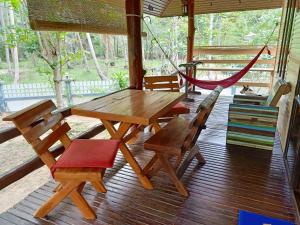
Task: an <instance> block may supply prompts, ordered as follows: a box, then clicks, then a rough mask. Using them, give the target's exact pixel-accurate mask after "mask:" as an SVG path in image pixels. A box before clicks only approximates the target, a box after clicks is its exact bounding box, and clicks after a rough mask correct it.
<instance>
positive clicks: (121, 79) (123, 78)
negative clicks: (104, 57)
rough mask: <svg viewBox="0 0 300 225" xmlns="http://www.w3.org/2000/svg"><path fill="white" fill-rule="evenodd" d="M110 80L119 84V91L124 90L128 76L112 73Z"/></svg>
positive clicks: (121, 73) (122, 73)
mask: <svg viewBox="0 0 300 225" xmlns="http://www.w3.org/2000/svg"><path fill="white" fill-rule="evenodd" d="M111 77H112V79H113V80H115V81H117V82H118V83H119V86H120V89H124V88H127V87H128V75H127V74H126V73H124V72H117V73H114V74H113V75H112V76H111Z"/></svg>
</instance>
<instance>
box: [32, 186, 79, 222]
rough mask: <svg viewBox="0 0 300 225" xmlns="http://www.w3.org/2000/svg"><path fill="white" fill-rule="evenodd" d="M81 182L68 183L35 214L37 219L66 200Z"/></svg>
mask: <svg viewBox="0 0 300 225" xmlns="http://www.w3.org/2000/svg"><path fill="white" fill-rule="evenodd" d="M80 183H81V182H68V183H66V184H65V185H63V186H62V188H61V189H60V190H58V191H57V192H56V193H55V194H54V195H53V196H52V197H51V198H50V199H49V200H48V201H47V202H46V203H45V204H44V205H42V207H41V208H39V209H38V210H37V212H36V213H35V215H34V216H35V217H44V216H46V215H47V214H48V213H49V212H50V211H51V210H52V209H54V208H55V207H56V206H57V205H58V204H59V203H60V202H61V201H62V200H63V199H65V198H66V197H67V196H68V195H69V194H70V193H71V192H72V191H73V190H74V189H75V188H77V187H78V185H80Z"/></svg>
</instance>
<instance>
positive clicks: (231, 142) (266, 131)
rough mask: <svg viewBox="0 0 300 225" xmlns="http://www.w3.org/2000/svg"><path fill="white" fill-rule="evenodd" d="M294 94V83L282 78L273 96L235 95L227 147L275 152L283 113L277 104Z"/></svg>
mask: <svg viewBox="0 0 300 225" xmlns="http://www.w3.org/2000/svg"><path fill="white" fill-rule="evenodd" d="M290 91H291V86H290V83H288V82H286V81H285V80H282V79H279V80H278V81H277V82H276V83H275V85H274V88H273V89H272V91H271V94H270V95H269V96H247V95H246V96H243V95H236V96H234V100H233V104H230V105H229V112H228V124H227V138H226V143H227V146H228V147H230V148H234V147H235V148H236V147H243V148H245V147H247V148H249V149H250V148H254V149H263V150H273V146H274V141H275V134H276V126H277V119H278V113H279V109H278V107H276V105H277V103H278V102H279V100H280V98H281V96H282V95H285V94H288V93H289V92H290Z"/></svg>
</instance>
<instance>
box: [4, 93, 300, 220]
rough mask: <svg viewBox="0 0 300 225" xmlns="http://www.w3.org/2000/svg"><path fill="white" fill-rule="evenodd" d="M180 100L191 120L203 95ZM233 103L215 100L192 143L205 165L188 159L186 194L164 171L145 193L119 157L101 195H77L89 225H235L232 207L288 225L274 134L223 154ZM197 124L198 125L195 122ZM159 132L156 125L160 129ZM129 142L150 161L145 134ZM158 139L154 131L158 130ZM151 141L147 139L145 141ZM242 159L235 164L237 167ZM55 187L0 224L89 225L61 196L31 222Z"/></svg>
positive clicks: (137, 155) (289, 209)
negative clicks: (258, 146)
mask: <svg viewBox="0 0 300 225" xmlns="http://www.w3.org/2000/svg"><path fill="white" fill-rule="evenodd" d="M190 97H191V98H193V99H194V100H195V101H194V102H188V103H186V104H187V106H188V107H189V108H190V110H191V113H190V114H186V115H184V116H183V117H184V118H185V119H186V120H192V118H193V117H194V116H195V115H196V111H197V109H198V107H199V105H200V104H201V103H203V100H204V98H205V97H206V96H202V95H194V94H190ZM230 102H232V98H230V97H224V96H220V97H219V99H218V101H217V102H216V104H215V106H214V108H213V110H212V112H211V114H210V116H209V118H208V120H207V123H206V126H207V127H206V129H205V130H202V131H201V134H200V136H199V138H198V140H197V141H196V143H195V144H196V145H197V146H199V148H200V150H201V154H202V155H203V157H204V159H205V161H206V163H205V164H203V163H199V162H198V160H197V159H196V158H195V159H193V160H192V161H191V163H190V165H189V166H188V167H187V169H186V171H185V173H184V174H183V175H182V178H181V182H182V184H183V185H184V186H185V188H186V190H187V191H188V192H189V197H188V198H187V197H185V196H182V195H181V194H180V193H178V191H177V189H176V187H175V186H174V184H173V182H172V180H171V179H167V178H168V176H167V174H166V172H165V171H161V170H160V172H159V173H158V174H156V175H155V176H153V177H152V178H151V180H150V181H151V184H152V187H153V189H152V190H149V189H146V188H144V187H143V186H145V185H144V184H142V183H141V178H139V177H140V176H139V175H138V174H137V173H136V171H135V170H134V169H133V168H132V166H131V165H130V163H128V160H127V159H126V157H124V153H123V152H120V151H119V152H118V154H117V157H116V160H115V163H114V166H113V168H112V169H107V170H106V172H105V175H104V178H103V182H104V185H105V187H106V189H107V192H106V193H101V192H97V191H96V190H95V189H94V187H93V186H91V185H90V184H86V185H85V187H84V188H83V189H82V192H81V193H82V196H83V197H84V198H85V199H86V200H87V202H88V204H89V205H90V206H91V208H92V209H93V211H94V212H95V214H96V216H97V219H96V220H95V221H92V222H91V223H93V224H124V223H125V224H237V219H238V210H240V209H241V210H247V211H251V212H255V213H258V214H264V215H267V216H271V217H275V218H281V219H285V220H288V221H294V220H295V216H296V210H295V207H294V205H293V201H292V198H291V192H290V189H289V186H288V181H287V178H286V177H285V176H282V174H283V173H284V162H283V158H282V153H281V149H280V144H279V140H278V137H277V138H276V141H275V146H274V151H273V152H269V151H267V152H265V151H261V150H257V151H255V150H254V151H250V152H249V151H243V150H239V149H231V150H228V149H226V146H225V140H226V121H227V120H226V114H227V112H228V106H229V103H230ZM198 125H199V124H198ZM162 132H164V131H163V128H162ZM139 134H140V135H139V136H138V139H137V140H136V141H135V143H134V144H130V145H127V146H128V149H129V151H130V152H131V153H132V156H133V157H134V159H135V160H136V162H137V163H138V165H140V166H141V167H142V168H144V167H145V166H146V164H147V163H148V162H149V161H150V159H151V158H152V157H153V152H152V151H147V150H145V149H144V142H145V141H146V140H148V139H149V137H151V136H152V137H153V133H151V132H149V131H147V129H145V130H144V131H143V132H140V133H139ZM157 134H159V132H158V133H157ZM150 140H151V139H150ZM241 161H242V162H241ZM56 187H57V184H56V183H55V182H54V181H53V180H52V179H51V178H50V181H49V182H48V183H47V184H45V185H44V186H42V187H41V188H39V189H37V190H36V191H34V192H33V193H31V194H30V195H29V196H28V197H26V198H25V199H24V200H22V201H20V203H18V204H17V205H15V206H14V207H13V208H11V209H9V210H8V211H7V212H4V213H2V214H1V215H0V221H1V224H74V223H75V224H81V223H82V224H84V223H90V222H89V221H88V220H85V219H84V217H83V216H82V215H81V214H80V213H78V212H79V210H78V208H76V206H75V205H74V204H73V202H72V201H70V200H71V199H69V198H66V199H64V200H63V201H62V202H61V203H60V204H58V206H57V207H55V208H54V209H53V210H52V211H51V212H50V213H49V214H48V216H46V217H43V218H35V217H34V213H35V211H36V210H37V209H38V208H40V206H41V205H43V204H44V203H45V202H46V201H47V200H48V199H49V198H50V197H51V196H52V195H53V190H54V189H55V188H56Z"/></svg>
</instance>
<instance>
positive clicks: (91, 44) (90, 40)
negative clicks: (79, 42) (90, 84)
mask: <svg viewBox="0 0 300 225" xmlns="http://www.w3.org/2000/svg"><path fill="white" fill-rule="evenodd" d="M86 39H87V41H88V44H89V48H90V52H91V55H92V57H93V60H94V63H95V66H96V70H97V73H98V75H99V77H100V79H101V80H107V77H106V75H105V74H104V73H103V72H102V70H101V68H100V66H99V63H98V61H97V57H96V54H95V50H94V46H93V43H92V39H91V36H90V34H89V33H86Z"/></svg>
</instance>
